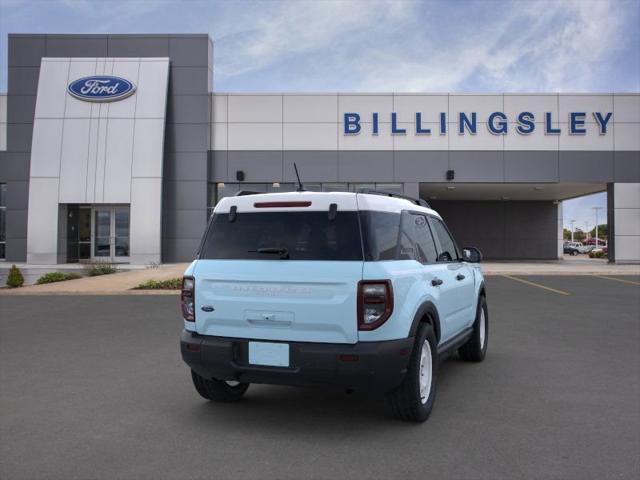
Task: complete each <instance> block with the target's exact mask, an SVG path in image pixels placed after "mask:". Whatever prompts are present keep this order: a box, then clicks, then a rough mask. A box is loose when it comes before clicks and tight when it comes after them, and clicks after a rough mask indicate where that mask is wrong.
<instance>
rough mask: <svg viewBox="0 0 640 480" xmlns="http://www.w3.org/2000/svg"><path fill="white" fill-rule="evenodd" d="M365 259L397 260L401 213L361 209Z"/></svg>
mask: <svg viewBox="0 0 640 480" xmlns="http://www.w3.org/2000/svg"><path fill="white" fill-rule="evenodd" d="M360 221H361V223H362V236H363V243H364V251H365V260H367V261H378V260H395V259H396V252H397V250H398V248H397V246H398V232H399V230H400V214H399V213H389V212H370V211H364V210H363V211H360Z"/></svg>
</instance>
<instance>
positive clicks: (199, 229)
mask: <svg viewBox="0 0 640 480" xmlns="http://www.w3.org/2000/svg"><path fill="white" fill-rule="evenodd" d="M164 219H165V222H166V224H167V229H168V231H169V232H170V233H169V235H168V236H167V237H166V238H167V239H176V238H198V239H199V238H201V237H202V233H203V232H204V229H205V228H206V226H207V211H206V210H166V212H165V216H164Z"/></svg>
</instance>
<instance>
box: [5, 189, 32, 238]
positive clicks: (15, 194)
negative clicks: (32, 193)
mask: <svg viewBox="0 0 640 480" xmlns="http://www.w3.org/2000/svg"><path fill="white" fill-rule="evenodd" d="M28 203H29V182H24V181H19V182H11V183H9V184H8V185H7V206H8V207H11V208H21V207H22V206H24V205H27V204H28ZM18 236H22V235H18Z"/></svg>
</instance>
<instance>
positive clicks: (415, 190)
mask: <svg viewBox="0 0 640 480" xmlns="http://www.w3.org/2000/svg"><path fill="white" fill-rule="evenodd" d="M404 194H405V195H408V196H409V197H413V198H420V184H419V183H405V184H404Z"/></svg>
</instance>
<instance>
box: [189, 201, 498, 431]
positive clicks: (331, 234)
mask: <svg viewBox="0 0 640 480" xmlns="http://www.w3.org/2000/svg"><path fill="white" fill-rule="evenodd" d="M480 260H481V254H480V252H479V251H478V250H477V249H475V248H473V247H467V248H464V249H462V250H461V249H459V248H458V246H457V245H456V243H455V241H454V240H453V237H452V236H451V234H450V233H449V230H448V229H447V227H446V225H445V224H444V222H443V221H442V219H441V218H440V216H439V215H438V214H437V213H436V212H435V211H433V210H431V209H430V208H429V206H428V205H427V204H426V203H425V202H424V201H422V200H415V199H411V198H408V197H403V196H398V195H393V194H390V193H386V192H377V191H366V192H358V193H346V192H335V193H319V192H307V191H299V192H291V193H272V194H254V193H252V192H240V194H238V195H237V196H235V197H228V198H224V199H223V200H221V201H220V203H218V205H217V206H216V208H215V211H214V214H213V215H212V217H211V220H210V221H209V225H208V227H207V231H206V233H205V235H204V237H203V240H202V244H201V247H200V251H199V253H198V256H197V259H196V260H195V261H194V262H193V263H192V264H191V265H190V266H189V267H188V268H187V270H186V272H185V275H184V279H183V284H182V296H181V303H182V313H183V317H184V331H183V333H182V338H181V351H182V358H183V359H184V361H185V362H186V363H187V365H189V367H190V368H191V376H192V378H193V383H194V385H195V388H196V390H197V391H198V393H199V394H200V395H201V396H203V397H204V398H206V399H209V400H216V401H224V402H228V401H235V400H238V399H240V398H241V397H242V395H243V394H244V393H245V392H246V391H247V388H248V387H249V384H250V383H266V384H278V385H296V386H333V387H340V388H343V389H346V390H356V389H358V390H369V391H374V392H379V393H381V394H384V397H385V405H386V409H387V411H388V412H389V413H390V414H392V415H394V416H396V417H399V418H402V419H405V420H414V421H424V420H426V419H427V417H428V416H429V413H430V412H431V409H432V408H433V403H434V399H435V394H436V372H437V365H438V361H439V359H441V358H442V357H443V356H445V355H447V354H450V353H453V352H456V351H457V352H458V353H459V355H460V357H461V358H463V359H464V360H468V361H473V362H479V361H482V360H483V359H484V356H485V354H486V351H487V338H488V313H487V303H486V293H485V285H484V280H483V276H482V273H481V271H480V267H479V265H478V264H479V262H480Z"/></svg>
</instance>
